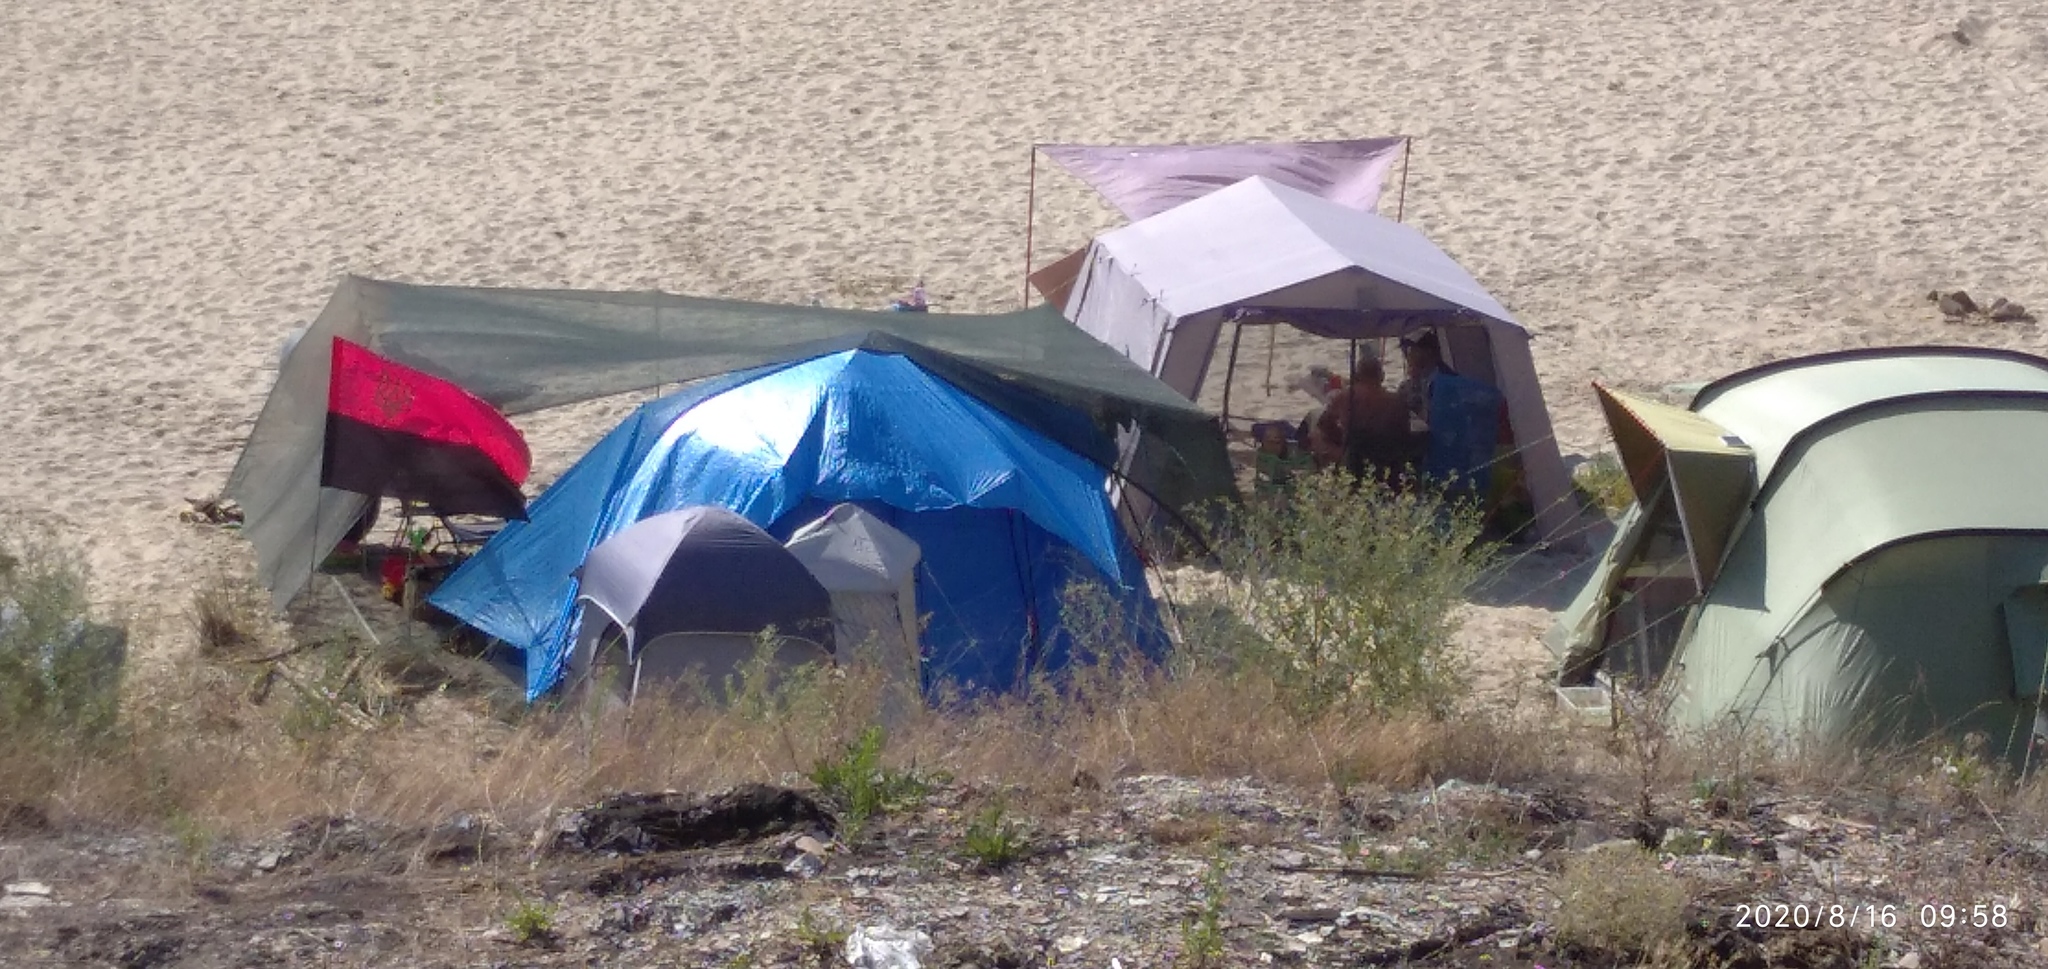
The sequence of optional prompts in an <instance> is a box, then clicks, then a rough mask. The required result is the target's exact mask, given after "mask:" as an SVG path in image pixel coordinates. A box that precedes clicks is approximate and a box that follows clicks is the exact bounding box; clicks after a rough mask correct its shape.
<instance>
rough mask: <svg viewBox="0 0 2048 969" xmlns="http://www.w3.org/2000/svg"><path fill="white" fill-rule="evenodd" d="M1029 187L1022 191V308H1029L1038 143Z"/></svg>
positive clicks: (1035, 148) (1036, 190) (1035, 217)
mask: <svg viewBox="0 0 2048 969" xmlns="http://www.w3.org/2000/svg"><path fill="white" fill-rule="evenodd" d="M1029 185H1030V187H1029V188H1028V189H1026V190H1025V193H1024V307H1023V308H1024V309H1027V310H1028V309H1030V308H1031V243H1032V238H1031V234H1032V229H1033V228H1035V227H1036V224H1037V221H1038V145H1036V144H1033V145H1032V146H1031V180H1030V182H1029Z"/></svg>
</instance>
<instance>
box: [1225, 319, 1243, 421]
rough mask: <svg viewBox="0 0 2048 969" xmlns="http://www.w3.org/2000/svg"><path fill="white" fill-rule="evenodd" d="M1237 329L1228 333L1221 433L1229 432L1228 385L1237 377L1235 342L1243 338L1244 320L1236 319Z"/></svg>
mask: <svg viewBox="0 0 2048 969" xmlns="http://www.w3.org/2000/svg"><path fill="white" fill-rule="evenodd" d="M1236 323H1237V329H1235V330H1233V331H1231V334H1230V362H1229V363H1227V364H1225V365H1224V368H1223V433H1224V434H1229V433H1230V385H1231V384H1232V383H1234V382H1236V377H1237V344H1238V341H1240V340H1243V339H1244V320H1242V319H1239V320H1237V321H1236Z"/></svg>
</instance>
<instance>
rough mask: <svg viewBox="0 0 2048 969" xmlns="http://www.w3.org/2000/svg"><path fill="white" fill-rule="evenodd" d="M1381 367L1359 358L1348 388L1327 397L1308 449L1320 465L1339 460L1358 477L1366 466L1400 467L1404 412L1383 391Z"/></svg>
mask: <svg viewBox="0 0 2048 969" xmlns="http://www.w3.org/2000/svg"><path fill="white" fill-rule="evenodd" d="M1386 380H1387V374H1386V369H1385V368H1384V367H1383V366H1381V364H1380V362H1379V360H1378V359H1376V358H1373V357H1365V358H1363V359H1361V360H1359V361H1358V365H1357V366H1356V367H1355V368H1353V370H1352V372H1351V384H1350V386H1348V387H1346V388H1345V389H1344V392H1343V393H1341V394H1338V395H1337V396H1336V397H1333V398H1331V400H1330V403H1329V406H1327V407H1324V408H1323V413H1322V416H1320V417H1318V418H1317V419H1316V425H1315V430H1314V433H1313V434H1312V435H1311V439H1310V447H1311V449H1312V450H1313V451H1314V452H1315V455H1316V461H1317V463H1318V464H1320V465H1322V466H1325V467H1327V466H1329V465H1332V464H1337V463H1339V462H1342V464H1343V465H1344V467H1345V469H1346V470H1348V471H1350V472H1351V473H1352V474H1355V475H1359V476H1361V477H1362V476H1364V475H1365V474H1366V470H1367V468H1366V466H1367V465H1371V466H1373V468H1375V469H1377V470H1378V471H1381V472H1384V471H1390V470H1392V469H1394V468H1396V467H1399V465H1400V464H1401V463H1402V455H1403V453H1404V450H1405V446H1406V440H1407V436H1408V408H1407V407H1406V406H1405V405H1403V404H1402V402H1401V398H1400V397H1399V396H1397V395H1395V394H1394V393H1393V392H1392V391H1390V390H1388V389H1387V387H1386Z"/></svg>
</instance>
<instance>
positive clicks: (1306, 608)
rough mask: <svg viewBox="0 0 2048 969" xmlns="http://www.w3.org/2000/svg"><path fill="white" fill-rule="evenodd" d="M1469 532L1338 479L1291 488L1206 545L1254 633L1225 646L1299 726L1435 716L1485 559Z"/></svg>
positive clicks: (1393, 494) (1417, 496) (1435, 498)
mask: <svg viewBox="0 0 2048 969" xmlns="http://www.w3.org/2000/svg"><path fill="white" fill-rule="evenodd" d="M1481 525H1482V522H1481V517H1480V515H1479V514H1478V513H1477V511H1476V510H1475V509H1472V508H1470V507H1468V506H1465V505H1462V504H1452V503H1449V502H1446V501H1445V500H1443V498H1442V497H1441V496H1440V495H1438V494H1435V493H1431V492H1427V491H1395V490H1393V489H1390V488H1386V487H1383V486H1380V485H1377V484H1374V483H1371V482H1366V483H1360V482H1358V481H1357V480H1356V479H1354V478H1352V477H1350V476H1348V475H1346V474H1343V473H1342V472H1340V471H1331V472H1325V473H1322V474H1317V475H1311V476H1305V477H1301V478H1297V479H1296V480H1295V484H1294V487H1293V489H1292V490H1291V492H1290V493H1289V494H1288V495H1287V496H1286V497H1285V498H1284V499H1275V500H1261V501H1255V502H1252V503H1249V504H1247V505H1245V506H1244V507H1243V508H1242V509H1240V510H1238V511H1237V512H1236V513H1235V514H1233V515H1232V516H1230V519H1229V520H1228V522H1227V524H1226V525H1225V526H1224V528H1223V529H1222V533H1221V535H1220V540H1219V541H1218V542H1217V543H1216V549H1217V552H1218V554H1219V556H1220V557H1221V558H1222V559H1223V564H1224V567H1225V570H1226V572H1227V573H1228V580H1227V585H1228V587H1229V593H1230V598H1231V600H1232V603H1231V604H1232V606H1233V607H1234V608H1233V611H1234V612H1236V613H1237V614H1238V615H1241V616H1242V617H1243V618H1244V621H1245V624H1246V625H1247V626H1248V627H1249V631H1252V632H1255V633H1256V635H1254V636H1246V635H1244V634H1243V633H1244V632H1245V631H1243V630H1240V631H1239V632H1238V633H1236V634H1234V635H1233V636H1232V637H1231V638H1232V639H1233V640H1234V641H1233V642H1232V643H1230V644H1229V645H1228V647H1227V649H1228V650H1229V651H1232V652H1235V653H1236V654H1237V659H1238V662H1240V663H1241V664H1250V665H1254V666H1256V667H1257V668H1258V669H1261V670H1262V671H1264V673H1265V674H1267V675H1271V676H1273V677H1275V678H1276V679H1277V680H1278V681H1279V682H1280V684H1281V685H1282V686H1283V687H1284V688H1285V689H1286V691H1287V693H1288V695H1289V697H1290V698H1291V699H1292V700H1293V701H1294V705H1295V706H1296V708H1297V710H1298V712H1300V713H1302V714H1304V715H1314V714H1316V713H1320V712H1322V711H1325V710H1328V709H1330V708H1331V707H1333V706H1347V705H1354V704H1363V705H1365V706H1366V707H1367V708H1368V709H1371V710H1374V711H1381V712H1393V711H1397V710H1414V709H1421V710H1428V711H1431V712H1439V711H1442V710H1444V709H1446V708H1447V707H1448V706H1449V704H1450V703H1451V702H1452V701H1453V700H1454V699H1455V698H1456V697H1457V695H1458V694H1459V693H1460V692H1461V691H1462V689H1463V684H1464V682H1465V677H1464V676H1463V671H1462V670H1461V669H1460V668H1459V667H1458V665H1457V663H1456V662H1455V658H1454V656H1453V654H1452V651H1451V635H1452V633H1453V632H1454V631H1455V629H1456V610H1457V608H1458V607H1459V606H1460V605H1461V604H1462V603H1463V601H1464V595H1465V592H1466V590H1467V589H1468V588H1469V587H1470V586H1471V584H1472V582H1473V581H1474V580H1475V579H1477V578H1478V576H1479V571H1480V569H1481V567H1482V566H1483V564H1484V562H1485V559H1486V557H1487V556H1488V555H1489V554H1490V551H1491V550H1490V547H1488V546H1486V545H1483V544H1481V543H1480V532H1481ZM1192 635H1194V633H1192V632H1190V636H1192ZM1202 649H1203V648H1202V647H1200V646H1197V652H1200V651H1202ZM1211 651H1214V650H1213V648H1212V649H1211Z"/></svg>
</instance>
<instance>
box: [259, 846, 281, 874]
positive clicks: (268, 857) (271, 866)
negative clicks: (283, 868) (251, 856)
mask: <svg viewBox="0 0 2048 969" xmlns="http://www.w3.org/2000/svg"><path fill="white" fill-rule="evenodd" d="M282 864H284V852H282V851H266V852H264V853H263V854H261V855H259V856H257V858H256V870H257V871H260V872H273V871H276V870H277V866H279V865H282Z"/></svg>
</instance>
